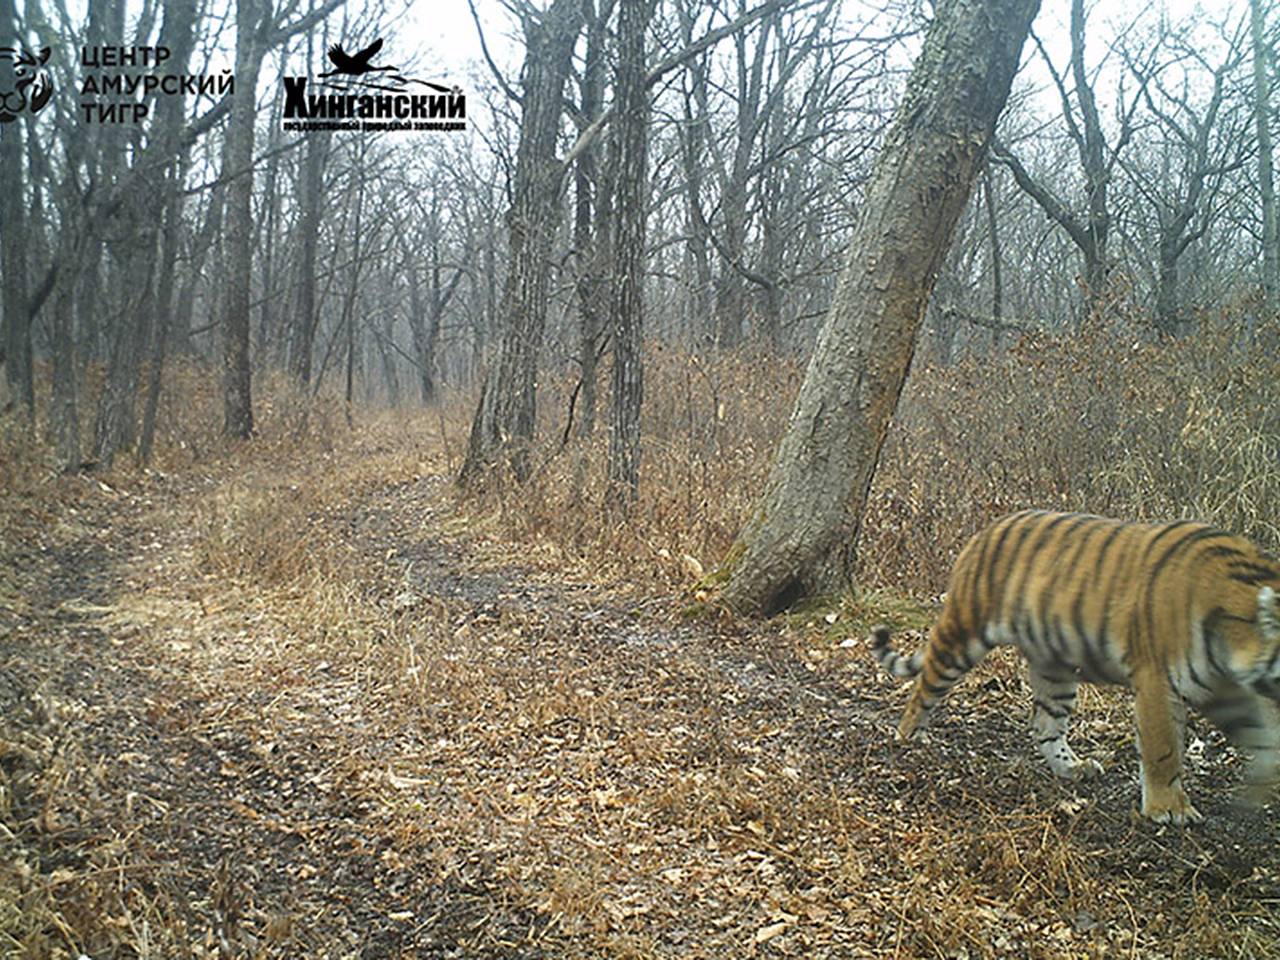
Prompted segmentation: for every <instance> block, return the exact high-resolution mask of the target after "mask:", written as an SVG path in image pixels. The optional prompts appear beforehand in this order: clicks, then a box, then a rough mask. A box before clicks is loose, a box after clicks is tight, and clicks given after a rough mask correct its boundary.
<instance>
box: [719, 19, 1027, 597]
mask: <svg viewBox="0 0 1280 960" xmlns="http://www.w3.org/2000/svg"><path fill="white" fill-rule="evenodd" d="M1038 7H1039V0H941V2H939V3H938V4H937V7H936V15H935V18H934V20H933V22H932V24H931V25H930V27H929V31H928V34H927V36H926V38H925V43H924V49H923V51H922V52H921V54H920V57H919V59H918V60H917V61H916V64H915V67H914V69H913V70H912V73H911V78H910V80H909V82H908V84H907V91H906V95H905V98H904V100H903V103H902V105H901V107H900V108H899V110H898V113H897V116H896V118H895V121H894V124H893V127H892V128H891V130H890V132H889V134H888V136H887V138H886V141H885V145H884V148H883V149H882V151H881V154H880V156H879V158H878V159H877V161H876V165H875V169H874V171H873V173H872V177H871V182H870V184H869V186H868V189H867V197H866V203H865V205H864V207H863V210H862V216H861V219H860V221H859V223H858V225H857V228H856V230H855V232H854V236H853V239H852V241H851V242H850V244H849V250H850V255H849V260H848V263H847V264H846V267H845V270H844V272H843V274H842V275H841V277H840V281H839V285H838V287H837V289H836V294H835V297H834V299H833V301H832V305H831V309H830V311H829V312H828V314H827V317H826V320H825V322H824V324H823V328H822V331H821V333H820V335H819V338H818V342H817V345H816V346H815V348H814V353H813V357H812V358H811V360H810V363H809V367H808V370H807V371H806V374H805V379H804V382H803V384H802V385H801V388H800V394H799V397H798V399H797V401H796V406H795V410H794V412H793V413H792V416H791V422H790V425H789V427H788V429H787V432H786V435H785V436H784V437H783V440H782V443H781V444H780V446H779V449H778V453H777V455H776V458H775V461H774V466H773V469H772V471H771V473H770V476H769V480H768V482H767V484H766V488H765V492H764V495H763V496H762V497H761V498H760V500H759V501H758V502H757V504H756V506H755V509H754V511H753V514H752V516H751V519H750V520H749V521H748V522H747V524H746V526H745V527H744V528H743V530H742V532H741V533H740V534H739V537H738V540H737V542H736V544H735V545H734V546H733V548H731V550H730V553H729V555H728V557H727V558H726V560H725V563H724V566H723V567H722V569H721V573H720V576H721V577H722V578H723V592H722V597H723V599H724V600H725V601H726V602H727V603H728V604H729V605H730V606H732V607H734V608H735V609H738V610H741V611H745V612H758V613H771V612H774V611H777V610H779V609H782V608H784V607H786V606H788V605H790V604H791V603H792V602H794V601H795V600H797V599H799V598H801V597H802V596H805V595H811V594H814V593H821V592H827V591H831V590H833V589H838V588H841V587H844V586H846V585H848V584H850V583H851V582H852V566H853V560H854V556H855V550H856V546H857V538H858V531H859V526H860V523H861V518H862V513H863V509H864V507H865V504H866V499H867V492H868V490H869V488H870V485H871V479H872V477H873V475H874V473H875V468H876V464H877V462H878V460H879V456H880V449H881V446H882V445H883V442H884V437H885V433H886V432H887V430H888V426H889V421H890V419H891V418H892V416H893V412H894V408H895V407H896V405H897V401H898V396H899V394H900V392H901V390H902V385H903V383H904V382H905V380H906V375H907V370H908V367H909V366H910V364H911V358H912V354H913V352H914V349H915V342H916V335H917V333H918V331H919V328H920V324H921V321H922V319H923V317H924V311H925V307H926V305H927V303H928V299H929V294H930V292H931V291H932V288H933V284H934V282H935V280H936V277H937V272H938V268H939V266H940V264H941V262H942V258H943V255H944V254H945V252H946V249H947V246H948V244H949V242H950V238H951V235H952V232H953V230H954V228H955V225H956V221H957V220H958V219H959V217H960V214H961V212H962V211H963V209H964V207H965V204H966V202H967V200H968V197H969V193H970V190H971V189H972V185H973V181H974V178H975V177H976V176H977V174H978V172H979V171H980V170H981V169H982V164H983V162H984V160H985V156H986V151H987V147H988V144H989V142H990V140H991V137H992V134H993V131H994V128H995V123H996V118H997V117H998V116H999V113H1000V111H1001V109H1002V108H1003V106H1004V103H1005V99H1006V98H1007V96H1008V93H1009V86H1010V84H1011V83H1012V80H1013V76H1014V73H1015V72H1016V71H1017V67H1018V60H1019V56H1020V53H1021V50H1022V45H1023V41H1024V40H1025V38H1026V36H1027V32H1028V30H1029V29H1030V25H1031V20H1032V18H1033V17H1034V15H1035V13H1036V10H1037V8H1038Z"/></svg>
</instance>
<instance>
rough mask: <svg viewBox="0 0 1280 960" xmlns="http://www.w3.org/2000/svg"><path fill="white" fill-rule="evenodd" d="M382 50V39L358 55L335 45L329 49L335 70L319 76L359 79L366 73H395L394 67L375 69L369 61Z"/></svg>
mask: <svg viewBox="0 0 1280 960" xmlns="http://www.w3.org/2000/svg"><path fill="white" fill-rule="evenodd" d="M381 49H382V38H381V37H379V38H378V39H377V40H375V41H373V43H371V44H369V45H368V46H367V47H365V48H364V49H363V50H361V51H360V52H359V53H347V51H345V50H343V49H342V44H340V43H335V44H334V45H333V46H331V47H330V48H329V60H330V61H331V62H332V63H333V65H334V67H336V68H337V69H334V70H329V71H327V72H325V73H322V74H320V76H322V77H336V76H339V75H345V76H348V77H359V76H363V75H364V74H366V73H378V72H387V73H395V72H396V69H397V68H395V67H375V66H373V65H372V64H371V63H370V62H369V61H371V60H372V59H373V58H374V57H376V56H377V55H378V51H379V50H381Z"/></svg>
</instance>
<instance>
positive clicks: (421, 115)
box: [282, 37, 467, 131]
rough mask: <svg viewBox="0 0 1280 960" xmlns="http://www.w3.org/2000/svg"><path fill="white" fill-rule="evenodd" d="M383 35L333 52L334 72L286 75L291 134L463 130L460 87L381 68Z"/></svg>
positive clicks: (287, 120) (286, 120) (464, 113)
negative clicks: (312, 82) (312, 79)
mask: <svg viewBox="0 0 1280 960" xmlns="http://www.w3.org/2000/svg"><path fill="white" fill-rule="evenodd" d="M381 51H382V38H381V37H379V38H378V39H377V40H374V41H373V43H371V44H369V45H368V46H367V47H365V48H364V49H363V50H359V51H357V52H356V53H347V51H346V50H345V49H344V48H343V46H342V45H341V44H338V43H335V44H334V45H333V46H331V47H330V48H329V62H330V63H331V64H332V65H333V69H331V70H326V71H325V72H323V73H321V74H318V76H317V80H318V82H317V83H315V85H314V86H315V87H319V88H320V91H319V92H317V91H315V90H314V88H313V89H308V78H307V77H283V78H282V81H283V84H284V114H283V123H284V129H286V130H368V131H386V130H463V129H465V127H466V116H467V99H466V97H465V96H464V95H463V93H462V90H461V88H459V87H447V86H444V85H443V84H439V83H431V82H430V81H428V80H419V79H416V78H414V77H406V76H404V74H402V73H401V71H400V68H399V67H394V66H390V65H388V64H376V63H374V60H375V58H376V57H377V56H378V54H379V53H380V52H381Z"/></svg>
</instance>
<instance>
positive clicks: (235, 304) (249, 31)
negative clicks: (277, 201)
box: [222, 0, 343, 440]
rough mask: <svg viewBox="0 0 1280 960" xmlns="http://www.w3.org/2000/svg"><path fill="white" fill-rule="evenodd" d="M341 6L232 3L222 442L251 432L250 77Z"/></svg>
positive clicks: (254, 81)
mask: <svg viewBox="0 0 1280 960" xmlns="http://www.w3.org/2000/svg"><path fill="white" fill-rule="evenodd" d="M342 2H343V0H326V2H325V3H324V4H322V5H321V6H320V7H318V8H316V9H315V10H312V11H311V12H310V13H308V14H306V15H305V16H302V17H299V18H298V19H297V20H294V21H292V22H290V23H284V22H282V21H283V20H284V19H285V18H286V17H287V16H288V15H289V14H291V13H292V11H293V8H294V4H288V5H287V6H286V8H285V9H284V10H282V11H277V10H276V9H275V7H274V0H236V70H235V82H236V85H237V87H238V88H239V90H240V91H241V92H242V95H241V96H239V97H236V99H235V103H234V105H233V106H232V108H231V120H230V122H229V123H228V125H227V132H226V139H225V140H224V141H223V151H222V179H224V180H225V181H226V182H227V199H226V211H225V233H226V263H225V268H224V269H225V270H226V276H227V291H226V300H225V303H224V307H223V315H222V337H223V341H222V342H223V351H222V399H223V422H222V430H223V433H224V434H225V435H226V436H228V437H232V438H236V439H241V440H245V439H248V438H249V437H250V436H251V435H252V434H253V398H252V394H251V386H250V378H251V373H250V367H249V332H250V324H249V320H250V317H249V310H250V304H251V299H250V285H251V282H252V273H253V143H254V120H255V118H256V111H257V99H256V97H255V91H256V90H257V88H258V74H259V72H260V70H261V69H262V61H263V58H264V57H265V56H266V55H267V52H268V51H269V50H271V49H272V48H273V47H276V46H278V45H279V44H281V43H284V42H285V41H286V40H287V39H289V37H291V36H294V35H295V34H298V33H301V32H302V31H304V30H308V29H310V28H311V27H312V26H314V25H315V24H317V23H319V22H320V21H321V20H323V19H324V18H325V17H327V16H328V15H329V14H330V13H332V12H333V11H334V10H335V9H337V8H338V7H339V6H341V4H342Z"/></svg>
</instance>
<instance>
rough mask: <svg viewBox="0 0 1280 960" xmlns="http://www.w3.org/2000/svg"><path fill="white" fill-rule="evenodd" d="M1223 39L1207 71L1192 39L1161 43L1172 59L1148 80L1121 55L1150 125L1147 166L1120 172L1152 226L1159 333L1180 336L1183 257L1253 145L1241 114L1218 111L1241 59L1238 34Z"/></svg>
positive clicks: (1132, 164)
mask: <svg viewBox="0 0 1280 960" xmlns="http://www.w3.org/2000/svg"><path fill="white" fill-rule="evenodd" d="M1226 40H1227V43H1226V49H1225V52H1224V54H1223V58H1222V62H1221V63H1219V64H1218V65H1217V66H1211V65H1210V64H1209V63H1208V62H1207V59H1206V57H1205V55H1204V53H1203V52H1201V50H1200V49H1199V46H1198V45H1197V43H1196V41H1195V40H1194V39H1193V38H1189V37H1179V36H1171V37H1167V38H1165V40H1164V46H1165V47H1166V49H1168V50H1169V51H1170V52H1171V54H1172V58H1171V59H1168V60H1166V61H1165V62H1164V63H1163V64H1162V65H1161V67H1160V68H1159V69H1157V70H1154V71H1153V72H1151V73H1150V74H1148V73H1147V72H1146V66H1145V64H1144V63H1143V62H1142V60H1141V59H1140V58H1137V57H1134V56H1131V55H1130V54H1129V53H1128V51H1125V60H1126V63H1127V65H1128V68H1129V69H1130V70H1131V71H1132V72H1133V73H1134V74H1135V75H1136V76H1137V79H1138V81H1139V85H1140V87H1141V89H1142V91H1143V97H1144V100H1145V102H1146V105H1147V110H1148V112H1150V113H1151V115H1152V116H1153V117H1154V118H1155V119H1156V123H1155V124H1154V125H1153V127H1154V131H1153V132H1154V133H1155V134H1156V136H1157V137H1158V142H1156V143H1155V144H1154V145H1153V149H1152V150H1151V151H1149V153H1150V154H1152V156H1151V160H1152V162H1151V163H1149V164H1141V165H1140V164H1139V162H1138V160H1137V158H1136V157H1134V156H1130V157H1128V158H1126V159H1122V160H1121V166H1122V167H1123V168H1124V169H1125V171H1126V172H1127V173H1128V174H1129V179H1130V182H1131V183H1132V187H1133V189H1134V190H1135V191H1136V192H1137V193H1138V194H1139V195H1140V196H1141V197H1142V199H1143V201H1144V202H1143V203H1142V204H1138V205H1136V206H1137V208H1138V209H1139V210H1140V211H1142V212H1144V213H1147V214H1148V216H1149V217H1150V219H1151V220H1152V221H1153V226H1154V230H1153V233H1154V235H1155V244H1154V246H1155V262H1156V266H1155V270H1154V274H1155V283H1154V285H1155V322H1156V329H1157V330H1158V331H1159V332H1160V333H1162V334H1166V335H1175V334H1179V333H1183V332H1186V319H1185V317H1184V316H1183V311H1182V305H1181V302H1180V296H1179V290H1180V286H1181V282H1180V280H1181V277H1180V270H1179V264H1180V262H1181V260H1182V256H1183V254H1184V253H1186V251H1187V248H1188V247H1190V246H1191V245H1192V244H1193V243H1195V242H1197V241H1198V240H1200V239H1201V238H1202V237H1203V236H1204V235H1205V234H1206V233H1207V232H1208V230H1209V227H1210V225H1211V224H1212V222H1213V218H1214V214H1215V213H1216V206H1217V198H1218V195H1219V193H1220V192H1221V190H1222V189H1223V187H1224V185H1225V183H1226V179H1227V176H1228V175H1229V174H1230V173H1232V172H1234V171H1236V170H1239V169H1240V168H1241V167H1243V166H1244V164H1245V162H1246V160H1247V158H1248V156H1249V152H1250V150H1251V149H1252V146H1253V144H1252V142H1251V138H1250V136H1249V131H1248V125H1247V121H1248V116H1247V114H1245V113H1243V112H1232V111H1230V109H1229V108H1228V109H1227V110H1226V111H1224V104H1227V98H1228V94H1229V85H1230V79H1231V76H1232V74H1233V73H1234V72H1235V71H1236V70H1237V68H1238V67H1239V66H1240V63H1241V60H1242V56H1243V43H1242V40H1243V37H1242V36H1240V35H1236V36H1232V37H1227V38H1226ZM1147 59H1149V58H1147ZM1200 70H1203V72H1204V73H1205V74H1207V75H1208V77H1209V78H1210V80H1211V86H1210V88H1209V96H1208V99H1207V100H1205V101H1204V102H1203V103H1202V104H1197V103H1196V102H1195V95H1194V93H1193V87H1194V86H1196V85H1198V84H1199V82H1200V80H1201V77H1200V75H1199V71H1200Z"/></svg>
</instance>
